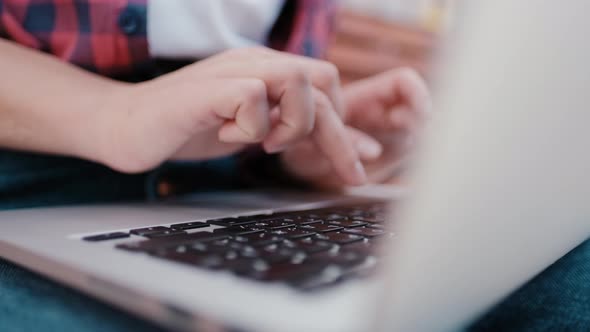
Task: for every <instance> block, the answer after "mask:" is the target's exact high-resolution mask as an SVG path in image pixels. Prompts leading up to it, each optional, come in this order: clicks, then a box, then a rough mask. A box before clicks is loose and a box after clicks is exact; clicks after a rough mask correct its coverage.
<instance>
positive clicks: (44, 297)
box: [0, 151, 590, 332]
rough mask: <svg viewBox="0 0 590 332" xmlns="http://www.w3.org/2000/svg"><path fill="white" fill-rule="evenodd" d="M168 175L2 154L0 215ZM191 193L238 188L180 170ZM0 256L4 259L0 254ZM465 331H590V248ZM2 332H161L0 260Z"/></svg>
mask: <svg viewBox="0 0 590 332" xmlns="http://www.w3.org/2000/svg"><path fill="white" fill-rule="evenodd" d="M175 167H178V166H170V167H168V169H167V170H162V169H160V170H156V171H154V172H150V173H146V174H140V175H122V174H118V173H116V172H113V171H110V170H108V169H106V168H104V167H102V166H99V165H96V164H92V163H87V162H82V161H78V160H73V159H69V158H57V157H44V156H38V155H28V154H21V153H13V152H6V151H5V152H2V151H0V209H2V208H4V209H6V208H21V207H31V206H41V205H56V204H72V203H96V202H112V201H123V200H125V201H126V200H146V199H150V198H153V196H154V195H155V194H154V188H153V187H154V186H155V184H156V183H157V180H158V178H159V176H160V175H162V174H169V173H170V172H174V170H175ZM181 169H184V170H186V169H189V170H190V171H191V172H190V173H191V174H192V175H193V176H194V177H196V179H197V180H198V181H196V183H199V187H197V188H195V189H196V190H215V189H228V188H231V187H233V186H235V185H236V182H235V176H234V175H235V174H233V175H232V172H235V168H234V167H233V166H232V161H231V159H230V160H217V161H213V162H207V163H197V164H192V165H183V166H181ZM0 256H1V253H0ZM468 330H470V331H531V332H532V331H535V332H536V331H590V240H588V241H586V242H585V243H584V244H582V245H580V246H579V247H577V248H576V249H574V250H573V251H572V252H570V253H569V254H567V255H566V256H564V257H563V258H561V259H560V260H559V261H557V262H556V263H554V264H553V265H552V266H550V267H549V268H547V269H546V270H545V271H544V272H542V273H541V274H540V275H538V276H537V277H536V278H534V279H533V280H532V281H530V282H529V283H527V284H526V285H524V286H523V287H522V288H520V289H519V290H518V291H516V292H515V293H513V294H512V295H511V296H510V297H508V298H507V299H505V300H504V301H503V302H502V303H500V304H499V305H497V306H496V307H495V308H493V309H491V310H490V312H489V313H488V314H486V315H485V316H484V317H482V318H480V319H479V320H477V322H475V323H474V324H473V325H472V326H470V327H469V328H468ZM0 331H3V332H4V331H7V332H9V331H23V332H24V331H27V332H28V331H62V332H70V331H72V332H77V331H111V332H118V331H121V332H123V331H148V332H149V331H162V329H161V328H159V327H157V326H154V325H152V324H150V323H148V322H145V321H142V320H140V319H137V318H135V317H133V316H131V315H128V314H126V313H124V312H121V311H119V310H116V309H114V308H112V307H110V306H109V305H107V304H104V303H102V302H99V301H96V300H94V299H92V298H90V297H88V296H86V295H83V294H81V293H79V292H77V291H75V290H72V289H70V288H67V287H65V286H62V285H59V284H57V283H55V282H52V281H50V280H47V279H46V278H44V277H42V276H39V275H37V274H35V273H32V272H29V271H27V270H25V269H22V268H20V267H18V266H16V265H14V264H12V263H9V262H7V261H4V260H1V259H0Z"/></svg>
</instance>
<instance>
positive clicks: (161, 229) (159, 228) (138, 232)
mask: <svg viewBox="0 0 590 332" xmlns="http://www.w3.org/2000/svg"><path fill="white" fill-rule="evenodd" d="M169 230H170V228H168V227H164V226H155V227H146V228H137V229H132V230H130V231H129V232H130V233H131V234H133V235H139V236H146V235H147V234H152V233H160V232H165V231H169Z"/></svg>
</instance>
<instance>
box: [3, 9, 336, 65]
mask: <svg viewBox="0 0 590 332" xmlns="http://www.w3.org/2000/svg"><path fill="white" fill-rule="evenodd" d="M146 1H147V0H0V37H2V38H6V39H10V40H13V41H15V42H17V43H19V44H22V45H25V46H28V47H31V48H34V49H38V50H40V51H43V52H47V53H50V54H53V55H55V56H57V57H59V58H60V59H62V60H64V61H67V62H71V63H73V64H75V65H78V66H80V67H83V68H86V69H88V70H90V71H93V72H97V73H100V74H102V75H106V76H121V75H125V74H132V73H133V72H134V71H136V70H138V69H139V68H142V67H144V66H146V65H148V64H150V63H152V60H153V59H151V58H150V55H149V52H148V41H147V28H146V27H147V23H146V18H147V15H146V14H147V5H146ZM293 1H294V0H288V1H287V3H286V7H285V11H284V12H283V13H282V14H281V16H280V18H279V20H278V22H277V24H276V26H275V28H273V32H272V33H271V36H270V38H269V44H270V45H271V46H273V47H275V48H280V49H283V50H286V51H289V52H293V53H298V54H304V55H308V56H314V57H318V56H320V55H322V53H323V50H324V47H325V45H326V43H327V40H328V36H329V30H330V27H331V25H332V24H331V21H330V20H331V17H332V14H333V7H334V6H333V5H332V1H330V0H300V1H296V2H293Z"/></svg>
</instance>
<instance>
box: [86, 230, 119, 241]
mask: <svg viewBox="0 0 590 332" xmlns="http://www.w3.org/2000/svg"><path fill="white" fill-rule="evenodd" d="M126 237H129V233H123V232H113V233H106V234H99V235H92V236H86V237H84V238H82V240H84V241H89V242H99V241H107V240H115V239H124V238H126Z"/></svg>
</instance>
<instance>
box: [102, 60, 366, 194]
mask: <svg viewBox="0 0 590 332" xmlns="http://www.w3.org/2000/svg"><path fill="white" fill-rule="evenodd" d="M106 96H107V97H106V98H105V100H104V102H103V105H102V107H101V108H100V110H99V113H98V114H97V116H96V117H95V120H96V121H97V123H96V125H97V126H96V128H102V129H101V130H99V131H98V136H97V144H98V145H97V146H98V160H99V161H101V162H103V163H105V164H107V165H108V166H110V167H112V168H114V169H116V170H119V171H123V172H142V171H146V170H149V169H152V168H154V167H156V166H157V165H159V164H160V163H162V162H164V161H166V160H169V159H189V160H199V159H207V158H213V157H220V156H223V155H229V154H232V153H234V152H236V151H239V150H240V149H242V148H244V147H245V146H246V145H248V144H254V143H261V144H262V146H263V147H264V149H265V150H266V151H267V152H268V153H276V152H281V151H283V150H284V149H286V148H288V147H290V146H292V145H293V144H295V143H297V142H299V141H301V140H303V139H304V138H308V137H310V138H312V140H313V142H314V143H315V144H316V145H317V146H318V148H319V149H318V150H319V151H320V152H321V154H322V155H324V156H325V157H326V158H327V159H328V160H329V161H330V163H331V164H332V165H333V168H334V170H335V171H336V173H337V174H338V175H339V176H340V177H341V178H342V179H343V180H344V181H345V182H346V183H348V184H349V185H359V184H362V183H364V182H365V181H366V174H365V172H364V169H363V166H362V164H361V162H360V159H359V156H358V153H357V151H356V150H355V149H354V147H353V145H352V144H351V142H350V138H349V137H348V135H347V132H346V130H345V127H344V125H343V123H342V120H341V119H342V117H343V114H342V113H343V106H342V96H341V91H340V81H339V77H338V71H337V70H336V68H335V67H334V66H333V65H331V64H329V63H327V62H323V61H319V60H313V59H309V58H305V57H300V56H295V55H290V54H285V53H281V52H277V51H272V50H269V49H265V48H248V49H238V50H231V51H227V52H224V53H221V54H219V55H217V56H214V57H211V58H209V59H207V60H204V61H201V62H197V63H195V64H193V65H190V66H187V67H185V68H183V69H180V70H178V71H176V72H173V73H170V74H168V75H165V76H162V77H160V78H157V79H154V80H152V81H148V82H144V83H139V84H134V85H122V86H117V88H116V89H112V91H111V92H110V93H109V94H107V95H106Z"/></svg>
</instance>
